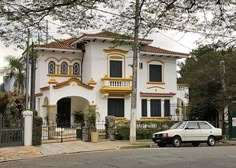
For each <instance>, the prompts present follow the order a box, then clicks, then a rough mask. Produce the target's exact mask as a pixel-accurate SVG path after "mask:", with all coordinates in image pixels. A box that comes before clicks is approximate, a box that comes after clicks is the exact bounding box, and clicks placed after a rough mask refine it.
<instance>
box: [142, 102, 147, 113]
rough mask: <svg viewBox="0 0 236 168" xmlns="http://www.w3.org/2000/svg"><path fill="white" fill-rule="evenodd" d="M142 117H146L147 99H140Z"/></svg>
mask: <svg viewBox="0 0 236 168" xmlns="http://www.w3.org/2000/svg"><path fill="white" fill-rule="evenodd" d="M142 117H147V99H142Z"/></svg>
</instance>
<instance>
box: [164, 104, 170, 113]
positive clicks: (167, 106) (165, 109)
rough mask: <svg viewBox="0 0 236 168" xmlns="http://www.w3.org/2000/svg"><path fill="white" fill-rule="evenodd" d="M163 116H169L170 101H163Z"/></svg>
mask: <svg viewBox="0 0 236 168" xmlns="http://www.w3.org/2000/svg"><path fill="white" fill-rule="evenodd" d="M164 111H165V116H167V117H168V116H170V100H164Z"/></svg>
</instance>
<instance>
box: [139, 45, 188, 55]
mask: <svg viewBox="0 0 236 168" xmlns="http://www.w3.org/2000/svg"><path fill="white" fill-rule="evenodd" d="M140 50H141V51H144V52H151V53H159V54H170V55H182V56H189V54H187V53H181V52H175V51H170V50H165V49H162V48H159V47H153V46H148V45H146V46H142V47H141V49H140Z"/></svg>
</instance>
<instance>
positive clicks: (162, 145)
mask: <svg viewBox="0 0 236 168" xmlns="http://www.w3.org/2000/svg"><path fill="white" fill-rule="evenodd" d="M157 145H158V146H159V147H160V148H162V147H165V146H166V143H163V142H159V143H157Z"/></svg>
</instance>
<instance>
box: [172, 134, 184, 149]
mask: <svg viewBox="0 0 236 168" xmlns="http://www.w3.org/2000/svg"><path fill="white" fill-rule="evenodd" d="M181 143H182V142H181V139H180V137H178V136H176V137H174V138H173V141H172V144H173V146H174V147H180V146H181Z"/></svg>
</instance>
